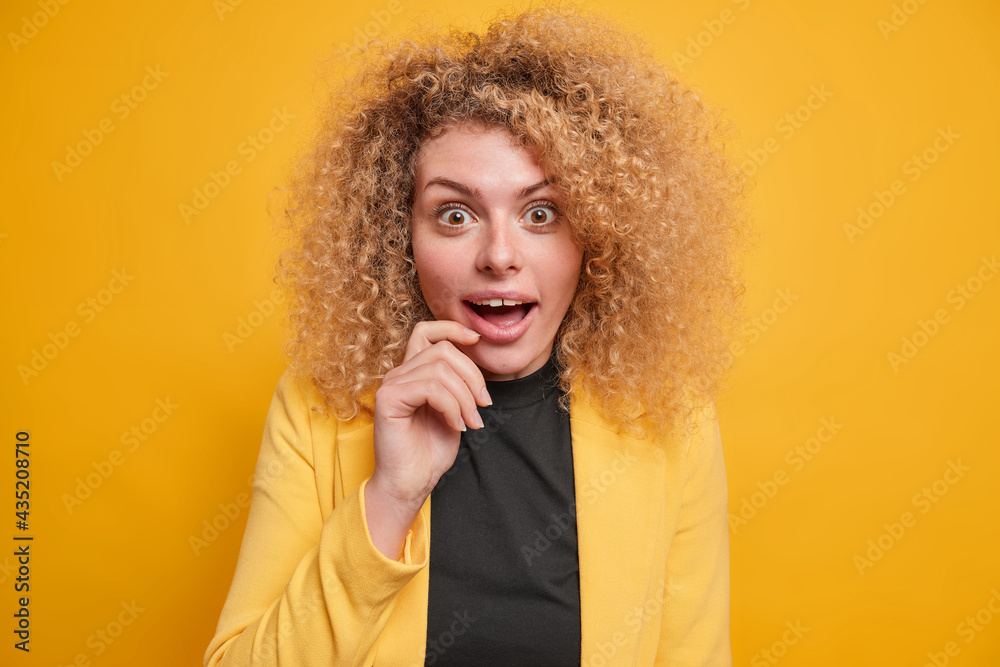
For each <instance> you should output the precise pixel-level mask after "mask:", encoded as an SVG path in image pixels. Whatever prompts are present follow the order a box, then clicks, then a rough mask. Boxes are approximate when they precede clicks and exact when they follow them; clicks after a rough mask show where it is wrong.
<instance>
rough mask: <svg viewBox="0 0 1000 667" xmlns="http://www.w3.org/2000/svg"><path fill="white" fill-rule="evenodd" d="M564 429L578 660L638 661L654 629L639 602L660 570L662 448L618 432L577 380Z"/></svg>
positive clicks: (652, 589)
mask: <svg viewBox="0 0 1000 667" xmlns="http://www.w3.org/2000/svg"><path fill="white" fill-rule="evenodd" d="M570 431H571V434H572V438H573V469H574V478H575V481H576V503H577V505H576V510H577V535H578V550H579V559H580V615H581V619H580V625H581V635H582V638H581V639H582V642H581V644H582V645H581V649H582V654H581V658H582V663H583V664H588V665H589V664H591V659H592V658H593V657H594V656H596V655H602V656H603V658H604V660H603V661H602V664H605V663H606V664H636V661H637V659H638V658H639V656H640V647H641V646H643V645H646V646H648V645H650V644H649V635H650V633H653V634H656V635H658V634H659V624H658V623H656V627H655V628H654V627H650V626H651V625H652V624H648V623H646V622H645V621H646V620H647V619H648V618H649V617H648V616H647V615H646V614H645V613H644V611H643V610H644V608H645V606H646V604H647V602H648V601H649V600H650V599H651V598H654V597H655V596H656V591H657V590H662V586H663V578H664V576H665V559H666V548H667V545H666V536H665V532H666V531H665V526H666V519H667V517H666V513H665V505H664V499H665V497H666V493H665V491H666V489H665V484H666V455H665V453H664V452H663V450H662V449H661V448H660V447H658V446H657V445H656V444H655V443H654V442H652V441H651V440H636V439H634V438H629V437H627V436H624V435H621V434H620V433H619V432H618V429H617V428H615V426H614V425H613V424H611V423H609V422H608V421H606V420H605V419H604V418H603V417H602V416H601V415H600V414H599V412H598V411H597V409H596V408H595V407H594V406H593V405H591V403H590V400H589V398H588V396H587V394H586V393H585V392H584V391H583V390H582V388H580V387H578V386H575V387H574V391H573V393H572V394H571V397H570ZM655 617H656V618H659V615H658V614H655ZM652 645H653V646H655V642H654V643H653V644H652ZM649 662H652V658H651V657H650V659H649Z"/></svg>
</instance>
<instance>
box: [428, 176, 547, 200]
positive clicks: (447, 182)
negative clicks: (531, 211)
mask: <svg viewBox="0 0 1000 667" xmlns="http://www.w3.org/2000/svg"><path fill="white" fill-rule="evenodd" d="M432 185H443V186H445V187H446V188H451V189H452V190H457V191H458V192H461V193H462V194H464V195H466V196H468V197H476V198H477V199H482V197H483V193H482V192H480V190H479V188H475V189H470V188H469V186H467V185H465V184H463V183H459V182H458V181H453V180H451V179H450V178H443V177H441V176H438V177H436V178H432V179H431V180H429V181H427V185H425V186H424V190H426V189H427V188H429V187H430V186H432ZM546 185H551V183H550V181H549V180H547V179H546V180H544V181H539V182H538V183H535V184H534V185H529V186H527V187H525V188H523V189H522V190H521V191H520V192H519V193H518V194H517V198H518V199H524V198H525V197H527V196H528V195H530V194H531V193H532V192H534V191H535V190H538V189H539V188H544V187H545V186H546Z"/></svg>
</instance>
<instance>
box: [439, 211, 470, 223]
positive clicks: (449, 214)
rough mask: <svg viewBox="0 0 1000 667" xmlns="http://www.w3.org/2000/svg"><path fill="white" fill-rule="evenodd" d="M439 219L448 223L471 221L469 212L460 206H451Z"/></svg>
mask: <svg viewBox="0 0 1000 667" xmlns="http://www.w3.org/2000/svg"><path fill="white" fill-rule="evenodd" d="M438 219H439V220H441V222H443V223H445V224H447V225H464V224H465V223H466V222H468V221H469V214H468V213H466V212H465V211H463V210H462V209H460V208H449V209H447V210H445V211H443V212H442V213H441V215H440V217H439V218H438Z"/></svg>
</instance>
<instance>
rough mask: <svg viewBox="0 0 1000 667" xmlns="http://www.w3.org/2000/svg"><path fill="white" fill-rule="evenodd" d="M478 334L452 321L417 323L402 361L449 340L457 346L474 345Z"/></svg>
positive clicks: (477, 339) (407, 343) (478, 336)
mask: <svg viewBox="0 0 1000 667" xmlns="http://www.w3.org/2000/svg"><path fill="white" fill-rule="evenodd" d="M479 338H480V335H479V332H477V331H473V330H472V329H467V328H466V327H465V326H463V325H461V324H459V323H458V322H455V321H453V320H429V321H425V322H417V325H416V326H415V327H413V332H412V333H411V334H410V339H409V340H408V341H407V342H406V354H405V355H403V361H404V362H405V361H406V360H408V359H410V358H411V357H413V356H415V355H417V354H418V353H420V352H422V351H424V350H426V349H427V348H428V347H430V346H431V345H433V344H434V343H440V342H442V341H446V340H449V341H451V342H453V343H457V344H459V345H474V344H475V343H476V342H478V341H479Z"/></svg>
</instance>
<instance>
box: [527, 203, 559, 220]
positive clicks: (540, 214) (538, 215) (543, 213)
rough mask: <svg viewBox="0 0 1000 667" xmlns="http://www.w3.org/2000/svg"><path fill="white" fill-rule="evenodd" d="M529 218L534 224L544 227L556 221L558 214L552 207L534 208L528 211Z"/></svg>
mask: <svg viewBox="0 0 1000 667" xmlns="http://www.w3.org/2000/svg"><path fill="white" fill-rule="evenodd" d="M527 218H528V222H530V223H532V224H536V225H544V224H546V223H548V222H552V221H553V220H555V218H556V212H555V210H553V209H552V207H551V206H533V207H532V208H530V209H528V216H527Z"/></svg>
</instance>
